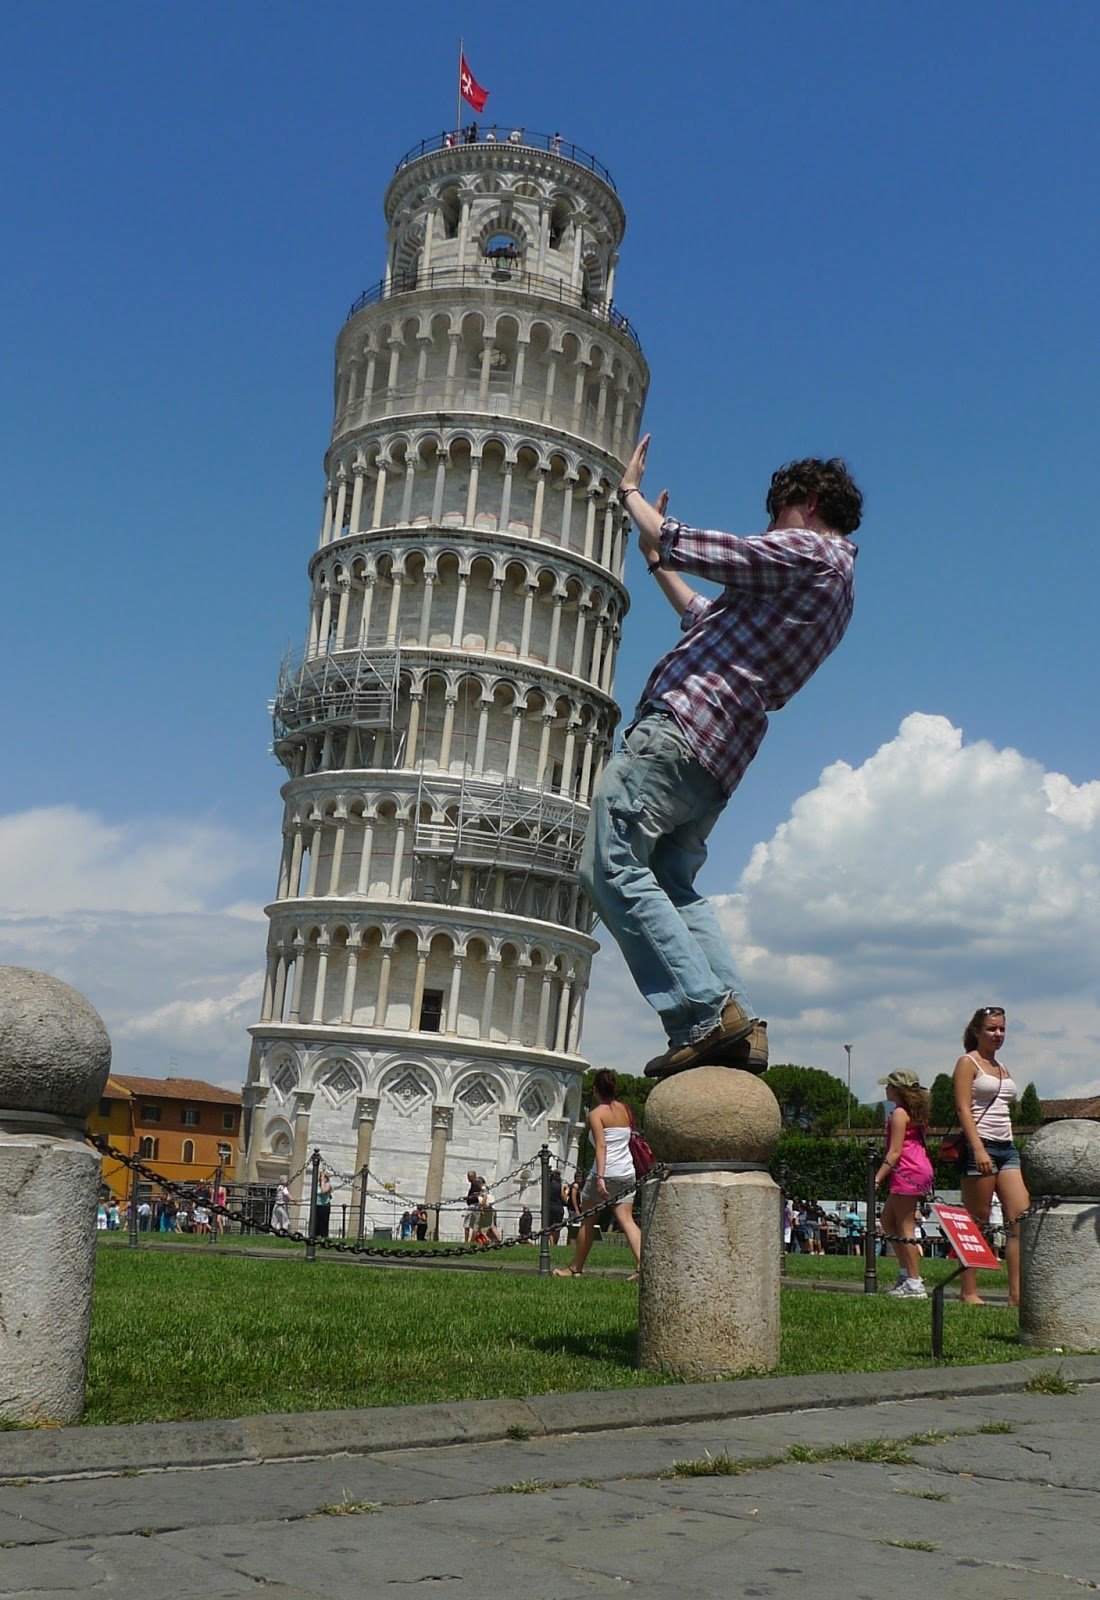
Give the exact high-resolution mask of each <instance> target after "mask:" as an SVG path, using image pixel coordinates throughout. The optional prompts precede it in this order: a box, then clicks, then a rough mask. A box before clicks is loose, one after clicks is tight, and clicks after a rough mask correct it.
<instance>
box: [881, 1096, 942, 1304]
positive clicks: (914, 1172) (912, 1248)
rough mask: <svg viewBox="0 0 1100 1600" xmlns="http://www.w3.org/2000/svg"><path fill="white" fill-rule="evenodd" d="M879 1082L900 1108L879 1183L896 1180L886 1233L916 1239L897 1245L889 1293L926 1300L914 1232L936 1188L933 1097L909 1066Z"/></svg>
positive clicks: (886, 1209) (891, 1122) (890, 1127)
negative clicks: (931, 1152)
mask: <svg viewBox="0 0 1100 1600" xmlns="http://www.w3.org/2000/svg"><path fill="white" fill-rule="evenodd" d="M879 1082H880V1083H881V1084H882V1085H883V1086H884V1087H885V1089H886V1098H887V1100H889V1101H890V1102H891V1103H892V1105H893V1107H894V1109H893V1110H892V1111H891V1113H890V1115H889V1118H888V1119H887V1122H886V1137H887V1139H888V1141H889V1143H888V1146H887V1150H886V1155H885V1156H884V1158H883V1161H882V1165H881V1166H880V1167H879V1169H878V1172H877V1173H876V1174H875V1183H876V1185H878V1184H880V1183H885V1182H886V1180H887V1179H889V1181H890V1195H889V1198H888V1199H887V1201H886V1204H885V1205H884V1206H883V1208H882V1231H883V1233H884V1234H886V1235H888V1236H891V1237H893V1238H894V1239H895V1241H896V1240H898V1239H905V1240H908V1241H910V1242H909V1243H906V1244H899V1243H896V1242H895V1244H894V1246H893V1249H894V1254H895V1255H896V1256H897V1258H898V1281H897V1283H896V1284H895V1285H894V1287H893V1288H892V1289H888V1290H887V1291H886V1292H887V1294H889V1295H893V1296H894V1298H895V1299H897V1300H926V1299H927V1298H928V1296H927V1294H926V1293H925V1288H924V1284H923V1283H922V1282H921V1275H920V1248H919V1246H918V1245H917V1243H916V1239H915V1237H914V1233H913V1229H914V1227H915V1225H916V1220H917V1206H918V1204H919V1203H920V1200H921V1198H922V1196H924V1195H926V1194H929V1193H930V1192H931V1189H932V1162H931V1161H930V1159H929V1156H928V1151H927V1150H926V1149H925V1148H924V1130H925V1128H926V1127H927V1126H928V1093H927V1090H925V1089H922V1088H921V1085H920V1079H919V1078H918V1077H917V1075H916V1073H915V1072H910V1071H909V1070H908V1068H906V1067H898V1068H896V1069H895V1070H894V1071H893V1072H890V1073H887V1075H886V1077H885V1078H880V1079H879Z"/></svg>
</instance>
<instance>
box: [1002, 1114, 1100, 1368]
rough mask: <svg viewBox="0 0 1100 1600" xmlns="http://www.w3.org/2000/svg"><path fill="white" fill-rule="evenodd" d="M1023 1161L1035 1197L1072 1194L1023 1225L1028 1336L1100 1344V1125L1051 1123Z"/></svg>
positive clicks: (1032, 1340) (1074, 1345)
mask: <svg viewBox="0 0 1100 1600" xmlns="http://www.w3.org/2000/svg"><path fill="white" fill-rule="evenodd" d="M1021 1162H1022V1165H1023V1169H1024V1181H1025V1182H1026V1184H1027V1188H1028V1193H1029V1194H1030V1195H1031V1198H1032V1200H1033V1201H1034V1200H1038V1199H1041V1198H1042V1197H1043V1196H1044V1195H1060V1196H1063V1197H1064V1198H1063V1199H1062V1200H1061V1201H1060V1203H1059V1204H1058V1205H1056V1206H1052V1207H1051V1209H1050V1210H1049V1211H1037V1212H1036V1213H1035V1214H1034V1216H1030V1217H1025V1218H1024V1220H1023V1222H1022V1223H1021V1224H1020V1342H1021V1343H1022V1344H1035V1345H1042V1346H1044V1348H1046V1349H1060V1350H1096V1349H1100V1123H1098V1122H1085V1121H1083V1120H1078V1119H1072V1120H1068V1121H1066V1122H1050V1123H1048V1124H1047V1126H1046V1127H1045V1128H1040V1129H1039V1131H1038V1133H1033V1134H1032V1136H1031V1138H1030V1139H1029V1140H1028V1141H1027V1143H1026V1144H1025V1145H1024V1147H1023V1153H1022V1156H1021Z"/></svg>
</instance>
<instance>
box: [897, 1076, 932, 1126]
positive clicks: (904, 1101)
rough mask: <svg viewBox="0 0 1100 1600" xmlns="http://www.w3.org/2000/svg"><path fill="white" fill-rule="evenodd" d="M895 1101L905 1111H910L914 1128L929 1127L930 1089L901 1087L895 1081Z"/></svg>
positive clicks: (910, 1119) (910, 1118)
mask: <svg viewBox="0 0 1100 1600" xmlns="http://www.w3.org/2000/svg"><path fill="white" fill-rule="evenodd" d="M893 1090H894V1094H895V1096H896V1097H897V1098H896V1101H895V1103H896V1104H897V1105H899V1106H900V1107H901V1108H902V1110H903V1111H908V1113H909V1121H910V1122H911V1123H912V1124H913V1126H914V1128H927V1126H928V1090H927V1089H901V1088H899V1087H898V1085H897V1084H896V1083H895V1084H894V1085H893Z"/></svg>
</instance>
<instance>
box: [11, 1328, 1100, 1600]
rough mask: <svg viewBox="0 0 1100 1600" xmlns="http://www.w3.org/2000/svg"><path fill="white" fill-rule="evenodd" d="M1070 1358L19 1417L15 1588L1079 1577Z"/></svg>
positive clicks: (354, 1593)
mask: <svg viewBox="0 0 1100 1600" xmlns="http://www.w3.org/2000/svg"><path fill="white" fill-rule="evenodd" d="M1053 1365H1054V1363H1053V1362H1052V1360H1051V1358H1050V1357H1047V1358H1046V1359H1044V1360H1042V1361H1031V1362H1025V1363H1013V1364H1007V1365H1005V1366H1001V1367H979V1368H963V1369H956V1370H954V1371H952V1370H951V1369H941V1370H939V1371H937V1372H929V1371H921V1372H914V1373H905V1372H902V1373H879V1374H874V1375H866V1374H864V1375H860V1374H857V1375H854V1376H852V1377H848V1378H817V1379H761V1380H754V1381H751V1382H746V1383H736V1384H735V1383H730V1384H710V1385H703V1384H700V1385H682V1386H675V1387H671V1388H666V1389H643V1390H635V1391H623V1392H621V1393H617V1394H603V1395H558V1396H552V1397H545V1398H544V1399H541V1400H530V1401H524V1402H520V1401H504V1402H473V1403H471V1404H469V1405H455V1406H424V1407H409V1408H404V1409H401V1408H393V1409H386V1410H380V1411H376V1412H333V1413H324V1414H320V1415H317V1414H314V1415H309V1416H300V1417H270V1418H256V1419H245V1420H244V1421H238V1422H226V1423H210V1424H195V1425H185V1424H172V1425H165V1426H162V1427H159V1428H154V1427H137V1428H130V1429H125V1428H101V1429H95V1428H89V1429H66V1430H62V1431H60V1432H57V1433H52V1434H48V1433H38V1432H35V1433H23V1432H18V1433H7V1434H0V1474H2V1475H3V1481H2V1482H0V1595H2V1596H4V1597H5V1600H31V1597H34V1600H39V1597H45V1596H50V1597H61V1596H72V1597H79V1600H99V1597H111V1600H130V1597H133V1600H192V1597H194V1600H199V1597H201V1600H222V1597H226V1600H228V1597H230V1596H232V1597H236V1596H241V1595H260V1594H262V1595H265V1596H266V1595H270V1596H272V1597H278V1600H375V1597H389V1596H393V1597H401V1596H427V1595H431V1596H433V1597H443V1600H475V1597H476V1600H589V1597H593V1596H605V1595H624V1594H633V1595H637V1596H639V1597H645V1600H683V1597H684V1596H690V1597H691V1600H710V1597H715V1600H717V1597H721V1600H730V1597H740V1596H744V1597H750V1596H751V1597H769V1600H770V1597H779V1600H783V1597H792V1600H794V1597H797V1600H834V1597H835V1600H909V1597H911V1596H912V1597H919V1600H928V1597H929V1596H936V1597H937V1600H1071V1597H1073V1600H1080V1596H1081V1595H1082V1594H1084V1593H1087V1592H1091V1591H1095V1590H1097V1589H1100V1532H1098V1527H1100V1524H1098V1520H1097V1512H1098V1510H1100V1500H1098V1493H1100V1452H1098V1450H1097V1446H1096V1439H1097V1436H1098V1425H1100V1358H1096V1357H1075V1358H1072V1359H1066V1360H1065V1361H1064V1362H1062V1364H1061V1370H1062V1371H1063V1373H1065V1374H1066V1375H1067V1376H1069V1375H1073V1376H1075V1377H1076V1378H1077V1379H1078V1381H1080V1382H1082V1383H1083V1385H1084V1386H1083V1387H1081V1388H1080V1389H1079V1390H1078V1391H1077V1392H1076V1393H1074V1394H1057V1395H1048V1394H1040V1393H1030V1392H1027V1391H1026V1390H1023V1389H1022V1387H1021V1386H1022V1385H1023V1383H1024V1382H1026V1380H1027V1378H1028V1377H1029V1375H1033V1374H1034V1373H1035V1372H1037V1371H1046V1372H1049V1371H1050V1370H1052V1368H1053ZM937 1390H938V1391H939V1394H938V1395H937ZM509 1430H511V1435H512V1436H511V1437H508V1432H509ZM461 1440H465V1441H466V1442H454V1441H461ZM891 1441H892V1442H894V1443H895V1444H896V1445H897V1446H898V1447H899V1448H898V1449H897V1450H894V1451H889V1450H885V1448H884V1447H885V1446H886V1445H887V1444H888V1443H889V1442H891ZM841 1447H843V1452H844V1453H843V1454H838V1450H840V1449H841ZM294 1453H297V1455H298V1456H299V1459H291V1457H292V1455H293V1454H294ZM884 1453H885V1454H886V1455H887V1456H892V1457H893V1458H894V1459H885V1460H884V1459H876V1457H882V1456H883V1454H884ZM904 1455H908V1456H909V1457H910V1458H911V1461H909V1462H907V1461H905V1460H903V1459H901V1457H903V1456H904ZM707 1457H710V1458H728V1460H729V1462H730V1463H733V1464H734V1465H735V1468H736V1470H735V1471H734V1472H732V1473H729V1474H727V1475H724V1476H713V1475H712V1476H697V1477H669V1476H666V1474H667V1473H669V1471H670V1470H671V1469H672V1468H673V1465H674V1463H676V1462H685V1461H686V1462H698V1461H705V1460H706V1458H707ZM799 1457H802V1458H804V1459H799ZM754 1463H755V1465H754ZM63 1474H64V1475H66V1476H59V1475H63ZM78 1474H79V1475H78Z"/></svg>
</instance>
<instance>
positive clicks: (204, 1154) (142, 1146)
mask: <svg viewBox="0 0 1100 1600" xmlns="http://www.w3.org/2000/svg"><path fill="white" fill-rule="evenodd" d="M88 1127H89V1129H90V1130H91V1132H92V1133H97V1134H99V1135H101V1137H103V1138H105V1139H108V1140H110V1142H111V1144H113V1145H114V1146H115V1148H116V1149H117V1150H120V1151H122V1153H123V1154H124V1155H128V1156H135V1155H136V1156H139V1157H140V1158H141V1160H142V1161H144V1162H146V1163H147V1165H148V1166H150V1167H155V1168H156V1170H157V1172H160V1173H163V1175H164V1176H165V1177H166V1178H171V1180H172V1181H173V1182H174V1183H200V1182H202V1181H203V1180H204V1179H206V1180H207V1181H209V1179H210V1178H212V1177H213V1175H214V1173H215V1172H216V1170H217V1169H218V1167H221V1169H222V1176H223V1179H224V1181H225V1182H226V1183H230V1182H232V1180H233V1176H234V1172H235V1169H236V1165H237V1151H238V1148H239V1143H240V1135H241V1096H240V1094H239V1093H236V1092H234V1091H233V1090H231V1089H219V1088H218V1087H217V1086H216V1085H215V1084H212V1083H203V1082H202V1081H201V1080H200V1079H198V1078H132V1077H128V1076H126V1075H125V1074H123V1073H121V1072H112V1074H111V1076H110V1077H109V1078H108V1079H107V1085H106V1087H105V1089H104V1090H103V1094H102V1096H101V1098H100V1101H99V1104H98V1106H97V1107H95V1108H94V1109H93V1110H92V1112H91V1113H90V1115H89V1117H88ZM103 1182H104V1184H105V1185H106V1187H107V1188H109V1189H110V1191H111V1193H112V1194H113V1195H114V1196H115V1198H116V1199H117V1200H120V1201H122V1200H125V1199H126V1197H127V1195H128V1194H129V1192H130V1173H129V1168H127V1167H124V1166H123V1165H122V1164H121V1162H119V1161H116V1160H115V1159H114V1158H113V1157H111V1156H104V1157H103Z"/></svg>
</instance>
